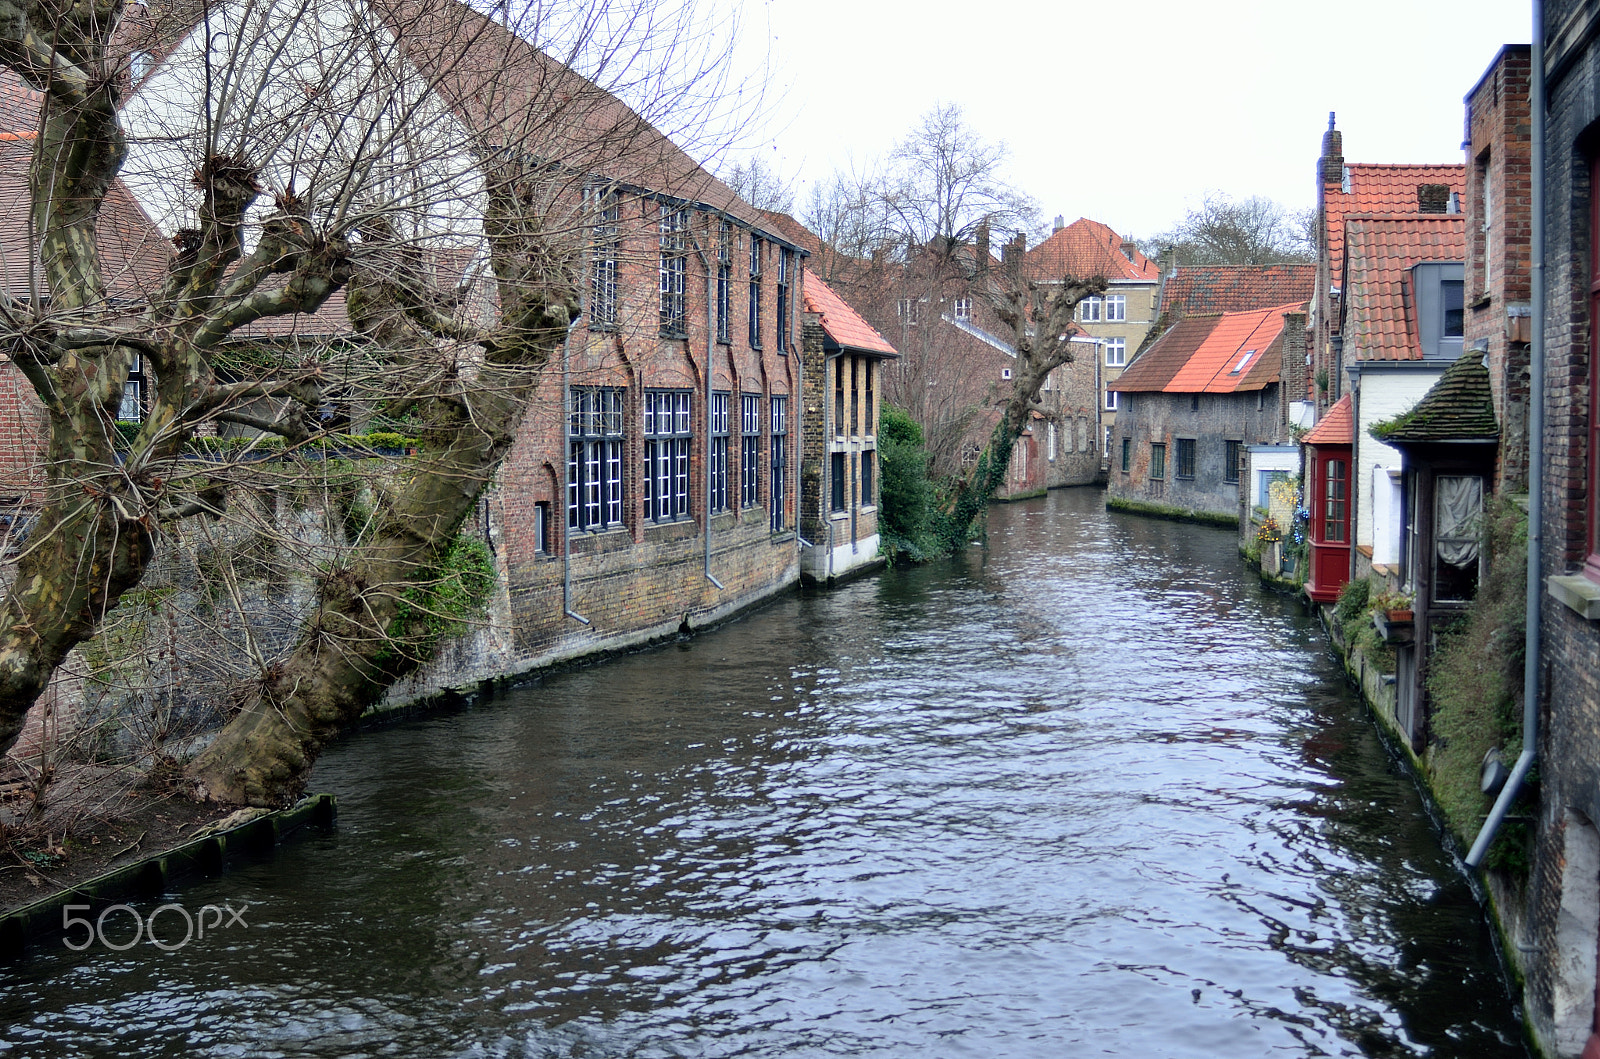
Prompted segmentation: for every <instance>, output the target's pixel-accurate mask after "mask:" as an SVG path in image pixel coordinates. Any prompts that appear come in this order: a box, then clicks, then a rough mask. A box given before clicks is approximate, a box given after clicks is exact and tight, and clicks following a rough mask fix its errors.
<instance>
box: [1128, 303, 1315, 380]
mask: <svg viewBox="0 0 1600 1059" xmlns="http://www.w3.org/2000/svg"><path fill="white" fill-rule="evenodd" d="M1303 305H1304V303H1303V302H1288V303H1285V304H1283V305H1275V306H1272V307H1271V308H1268V309H1254V310H1251V311H1249V312H1239V313H1213V314H1210V315H1205V316H1189V317H1185V318H1184V319H1183V320H1181V321H1180V322H1179V323H1177V324H1176V325H1174V326H1173V327H1172V328H1171V329H1169V330H1168V331H1167V333H1166V334H1164V335H1162V336H1161V337H1160V338H1158V339H1156V341H1155V342H1154V343H1153V344H1152V345H1151V346H1150V348H1148V349H1146V350H1145V351H1144V352H1143V353H1141V354H1139V356H1138V357H1137V358H1136V359H1135V360H1134V362H1133V363H1132V364H1129V365H1128V366H1127V368H1125V369H1124V370H1123V372H1122V375H1121V376H1120V377H1119V378H1118V379H1117V380H1116V381H1115V382H1113V383H1111V384H1110V385H1109V386H1107V387H1106V388H1107V389H1109V390H1115V391H1118V392H1120V393H1141V392H1142V393H1151V392H1161V393H1241V392H1246V391H1254V390H1260V389H1263V388H1265V387H1266V386H1268V385H1270V384H1272V383H1275V382H1277V381H1278V380H1279V377H1280V369H1281V367H1282V360H1283V327H1284V321H1283V315H1284V314H1285V313H1292V312H1297V311H1298V310H1300V309H1301V308H1302V307H1303Z"/></svg>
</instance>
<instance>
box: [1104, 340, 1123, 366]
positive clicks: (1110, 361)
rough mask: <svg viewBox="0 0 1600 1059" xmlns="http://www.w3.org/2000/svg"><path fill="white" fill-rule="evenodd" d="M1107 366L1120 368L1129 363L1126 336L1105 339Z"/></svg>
mask: <svg viewBox="0 0 1600 1059" xmlns="http://www.w3.org/2000/svg"><path fill="white" fill-rule="evenodd" d="M1105 344H1106V345H1105V349H1106V367H1108V368H1120V367H1123V366H1124V365H1126V364H1127V363H1128V340H1127V339H1126V338H1108V339H1106V340H1105Z"/></svg>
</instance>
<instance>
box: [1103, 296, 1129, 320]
mask: <svg viewBox="0 0 1600 1059" xmlns="http://www.w3.org/2000/svg"><path fill="white" fill-rule="evenodd" d="M1127 318H1128V296H1127V295H1126V294H1107V295H1106V322H1107V323H1119V322H1121V321H1123V320H1126V319H1127Z"/></svg>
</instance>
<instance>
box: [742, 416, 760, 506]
mask: <svg viewBox="0 0 1600 1059" xmlns="http://www.w3.org/2000/svg"><path fill="white" fill-rule="evenodd" d="M760 503H761V395H760V394H758V393H740V394H739V507H740V509H741V510H742V509H744V508H751V507H755V506H757V505H758V504H760Z"/></svg>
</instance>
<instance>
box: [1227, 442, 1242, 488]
mask: <svg viewBox="0 0 1600 1059" xmlns="http://www.w3.org/2000/svg"><path fill="white" fill-rule="evenodd" d="M1243 457H1244V442H1242V441H1224V442H1223V443H1222V480H1223V481H1224V482H1237V481H1238V480H1239V462H1240V460H1241V459H1242V458H1243Z"/></svg>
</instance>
